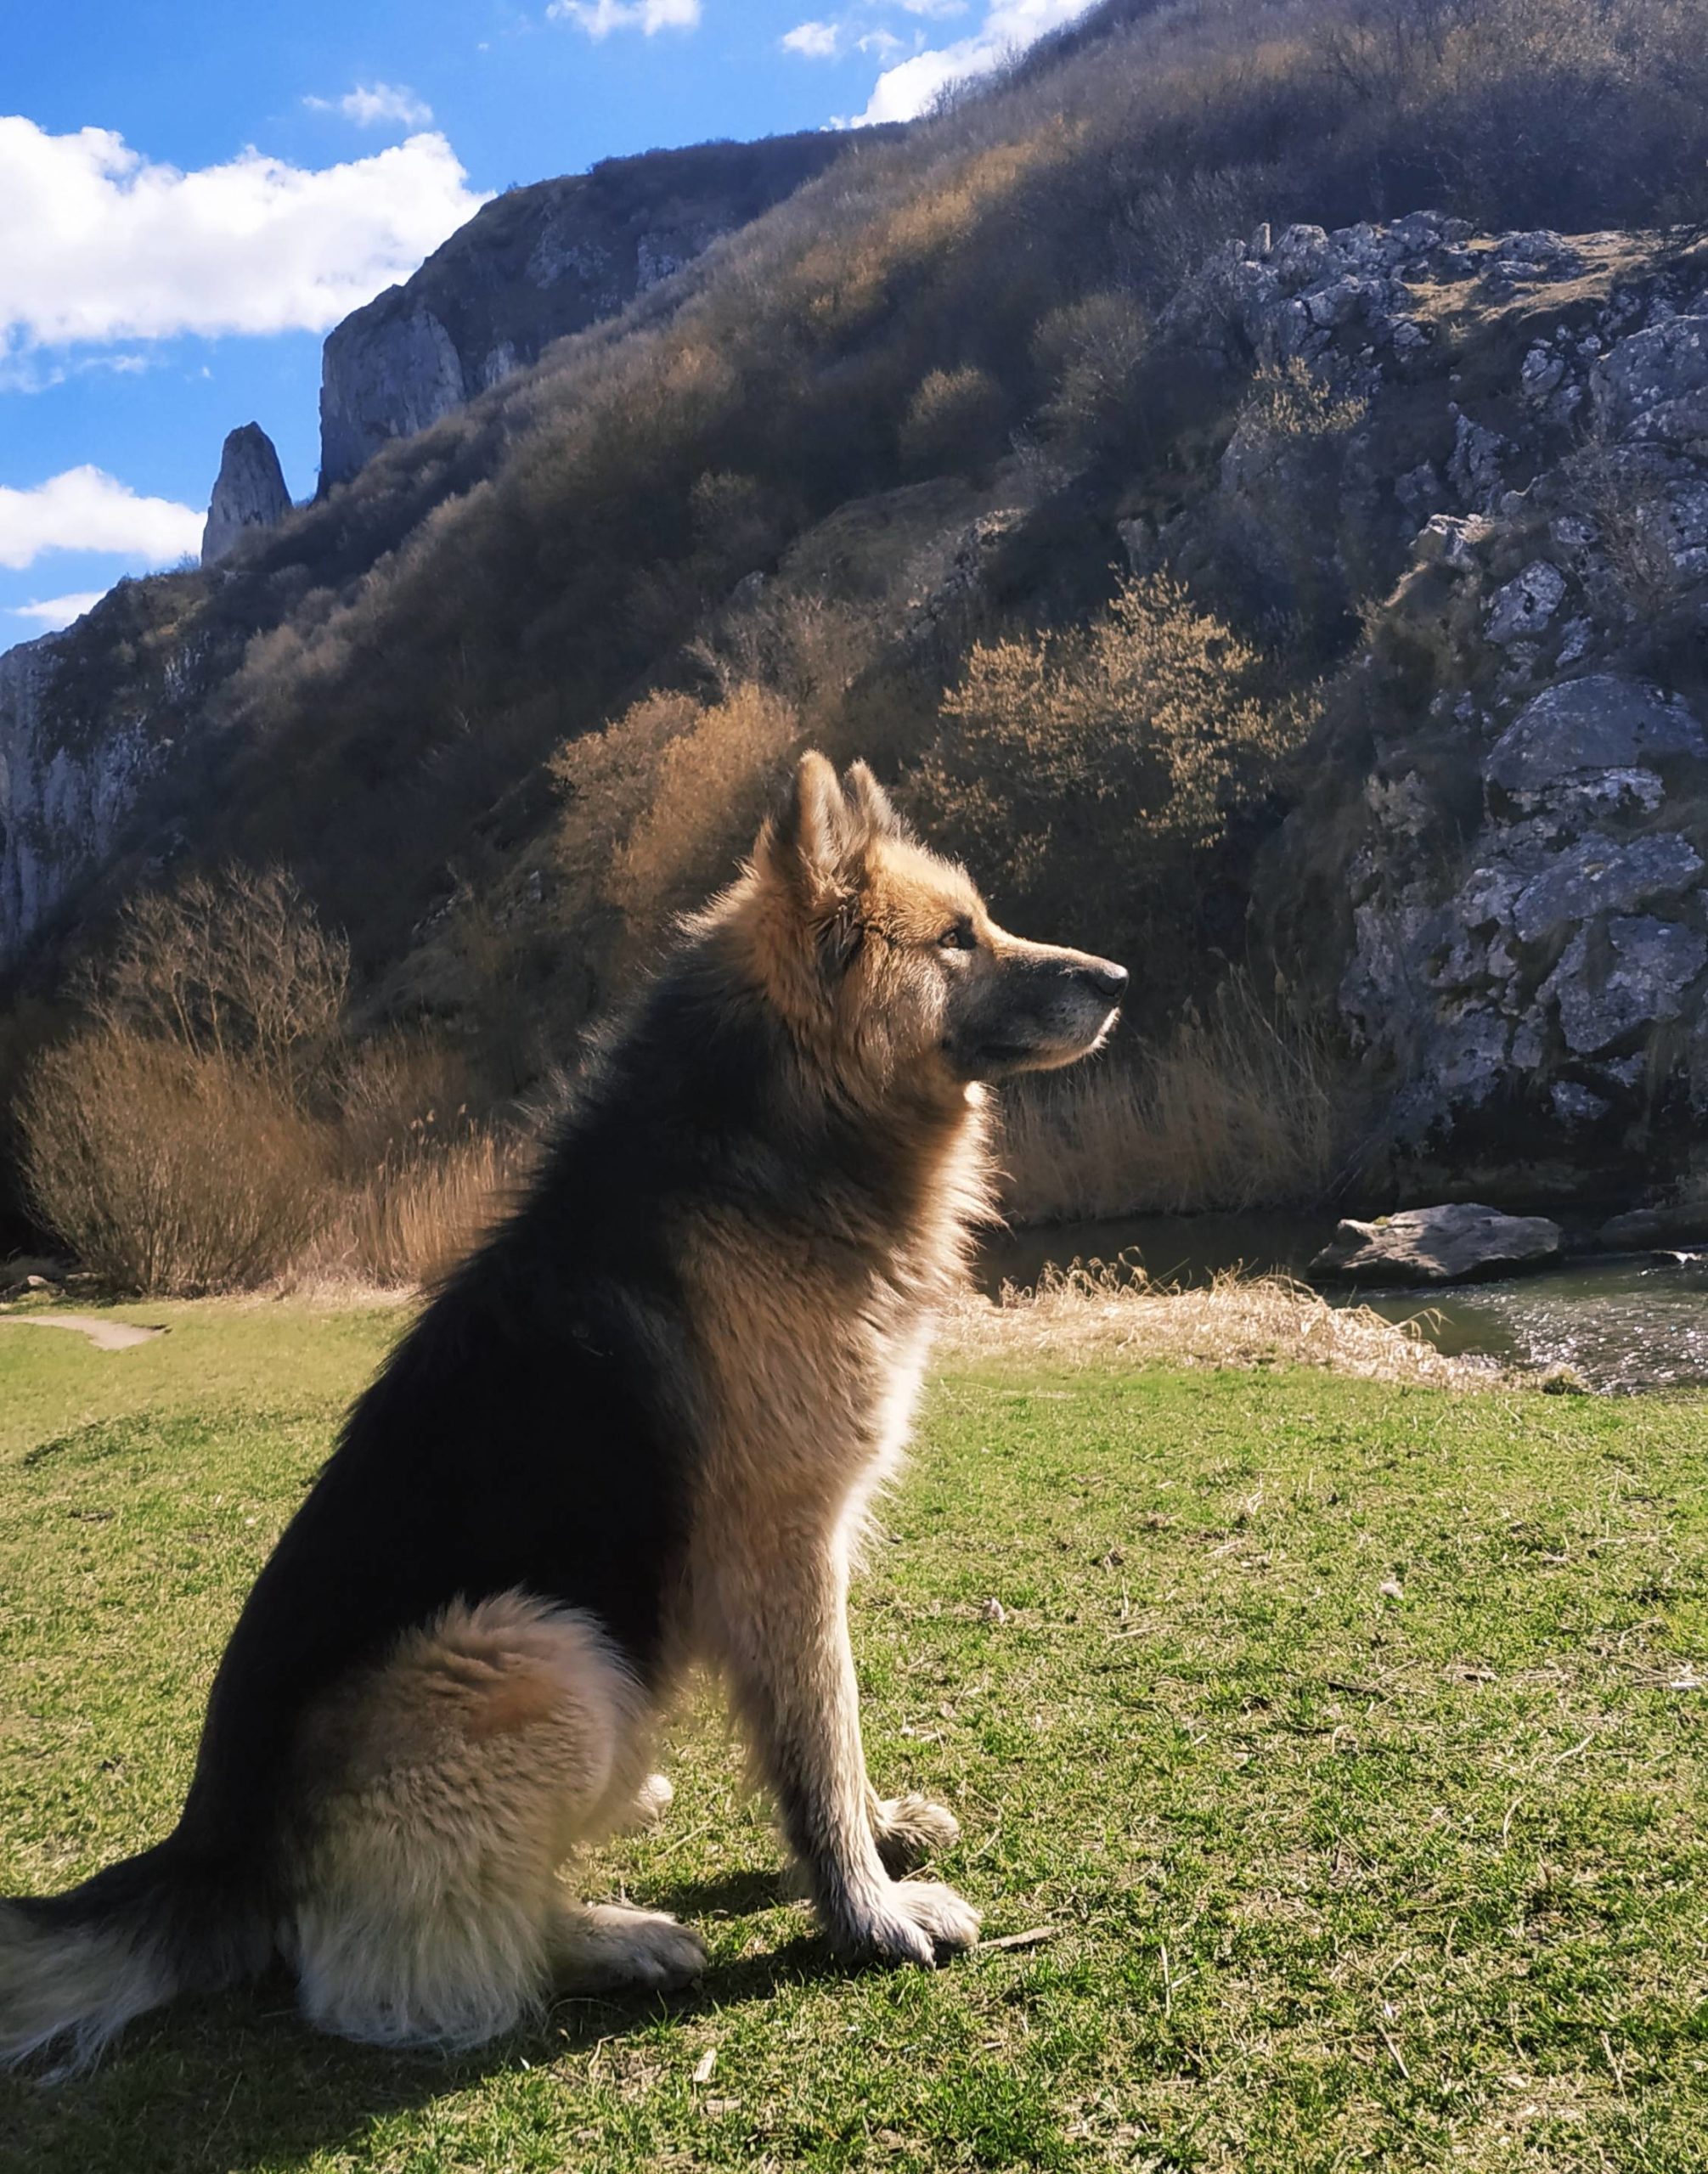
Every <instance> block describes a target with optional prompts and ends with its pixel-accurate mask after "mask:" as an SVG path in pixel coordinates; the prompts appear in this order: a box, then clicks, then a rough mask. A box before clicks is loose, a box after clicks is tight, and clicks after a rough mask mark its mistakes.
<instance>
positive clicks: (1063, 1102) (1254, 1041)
mask: <svg viewBox="0 0 1708 2174" xmlns="http://www.w3.org/2000/svg"><path fill="white" fill-rule="evenodd" d="M1355 1120H1356V1106H1355V1104H1354V1101H1353V1099H1352V1096H1351V1094H1350V1090H1349V1088H1348V1085H1347V1073H1346V1068H1345V1067H1344V1065H1343V1063H1342V1062H1341V1061H1340V1059H1339V1056H1338V1055H1337V1052H1336V1050H1335V1049H1334V1047H1333V1044H1332V1042H1331V1041H1330V1040H1329V1039H1328V1036H1327V1035H1326V1034H1324V1033H1322V1032H1321V1031H1320V1030H1318V1029H1316V1028H1314V1027H1312V1026H1311V1025H1310V1024H1308V1023H1305V1022H1300V1021H1298V1020H1295V1019H1288V1018H1287V1017H1282V1018H1280V1019H1277V1018H1275V1017H1271V1014H1270V1013H1269V1012H1268V1011H1266V1010H1265V1007H1264V1006H1263V1005H1261V1004H1260V1002H1259V1001H1258V1000H1257V997H1256V995H1255V993H1254V990H1253V989H1252V987H1251V984H1250V982H1249V980H1248V979H1247V978H1246V977H1245V976H1243V975H1233V976H1230V977H1229V978H1228V979H1227V980H1226V981H1225V982H1224V983H1223V984H1222V986H1221V988H1220V990H1219V991H1218V993H1217V995H1216V998H1215V1001H1214V1003H1213V1004H1212V1005H1211V1006H1210V1008H1209V1013H1208V1016H1204V1017H1201V1016H1199V1015H1198V1014H1196V1013H1193V1014H1189V1015H1188V1017H1187V1018H1186V1019H1185V1020H1184V1021H1183V1022H1181V1024H1180V1025H1179V1026H1178V1027H1177V1028H1175V1032H1174V1033H1173V1034H1172V1035H1171V1036H1170V1039H1168V1041H1167V1042H1165V1043H1164V1045H1162V1047H1161V1048H1160V1049H1159V1050H1158V1051H1157V1052H1156V1054H1155V1055H1154V1056H1151V1057H1150V1058H1149V1059H1148V1060H1147V1061H1146V1062H1143V1063H1142V1064H1141V1065H1139V1066H1138V1067H1135V1068H1133V1069H1130V1070H1119V1069H1116V1068H1115V1067H1104V1068H1091V1069H1088V1070H1084V1071H1079V1072H1070V1073H1063V1074H1062V1075H1061V1076H1060V1078H1058V1079H1043V1080H1040V1081H1039V1082H1036V1083H1035V1084H1027V1085H1025V1086H1023V1087H1021V1088H1019V1089H1017V1090H1014V1092H1013V1093H1012V1096H1011V1097H1010V1099H1009V1100H1008V1101H1007V1102H1006V1105H1005V1107H1004V1111H1003V1118H1002V1148H1001V1163H1002V1166H1003V1168H1004V1169H1005V1171H1006V1173H1007V1181H1006V1189H1005V1196H1004V1197H1005V1205H1006V1210H1007V1212H1008V1214H1010V1215H1011V1216H1012V1218H1013V1219H1015V1220H1016V1221H1017V1222H1021V1223H1048V1222H1063V1221H1068V1220H1073V1219H1080V1218H1085V1217H1095V1216H1103V1215H1125V1214H1146V1213H1156V1214H1191V1213H1193V1212H1197V1211H1201V1210H1206V1209H1211V1208H1280V1207H1287V1206H1291V1205H1294V1204H1297V1203H1301V1202H1311V1201H1317V1200H1321V1199H1322V1197H1324V1195H1325V1194H1327V1193H1328V1192H1329V1191H1331V1190H1332V1189H1333V1184H1334V1181H1335V1180H1336V1179H1337V1178H1338V1177H1339V1176H1340V1175H1341V1174H1343V1172H1344V1167H1345V1163H1346V1161H1347V1157H1348V1155H1349V1152H1350V1146H1351V1142H1352V1140H1353V1137H1354V1133H1355V1129H1356V1124H1355Z"/></svg>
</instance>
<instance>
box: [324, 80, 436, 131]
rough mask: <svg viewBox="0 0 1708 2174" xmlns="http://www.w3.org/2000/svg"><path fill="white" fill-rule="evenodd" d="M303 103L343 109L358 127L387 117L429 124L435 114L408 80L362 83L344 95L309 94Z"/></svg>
mask: <svg viewBox="0 0 1708 2174" xmlns="http://www.w3.org/2000/svg"><path fill="white" fill-rule="evenodd" d="M302 103H303V104H304V105H306V106H307V108H308V109H309V110H310V111H311V112H312V113H341V114H342V115H343V116H344V118H345V120H346V121H354V122H355V123H356V126H357V127H358V128H373V127H376V126H377V125H378V124H379V123H380V122H381V121H395V122H396V123H397V125H398V126H399V127H403V128H425V127H426V125H427V123H428V122H429V121H431V119H432V117H433V109H432V108H431V106H430V105H429V104H427V101H426V99H422V98H417V97H416V95H415V93H414V92H413V91H412V90H410V89H409V86H408V85H407V84H404V83H358V85H357V86H356V87H355V89H354V90H353V91H346V92H345V93H344V95H343V97H342V98H341V99H316V98H307V99H303V101H302Z"/></svg>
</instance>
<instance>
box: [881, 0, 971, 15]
mask: <svg viewBox="0 0 1708 2174" xmlns="http://www.w3.org/2000/svg"><path fill="white" fill-rule="evenodd" d="M897 4H898V6H899V7H900V8H902V9H903V10H904V11H905V13H906V14H910V15H964V14H966V13H967V0H897Z"/></svg>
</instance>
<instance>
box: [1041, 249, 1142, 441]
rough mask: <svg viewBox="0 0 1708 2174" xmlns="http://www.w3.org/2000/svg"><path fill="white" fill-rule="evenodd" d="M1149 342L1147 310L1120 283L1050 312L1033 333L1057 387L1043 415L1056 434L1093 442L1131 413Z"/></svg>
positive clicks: (1051, 381) (1048, 378) (1049, 377)
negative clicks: (1137, 374)
mask: <svg viewBox="0 0 1708 2174" xmlns="http://www.w3.org/2000/svg"><path fill="white" fill-rule="evenodd" d="M1145 342H1146V326H1145V318H1144V313H1143V312H1142V311H1141V309H1140V307H1139V306H1138V304H1137V302H1136V301H1134V299H1133V297H1132V296H1131V295H1130V294H1128V293H1126V292H1125V290H1123V289H1120V288H1108V289H1105V290H1102V292H1100V293H1097V294H1094V295H1086V296H1082V297H1081V298H1080V299H1079V301H1073V302H1068V303H1066V304H1065V305H1064V306H1063V307H1062V308H1060V309H1056V310H1052V311H1051V313H1050V314H1049V315H1048V316H1047V317H1046V318H1045V319H1044V321H1043V323H1042V324H1040V326H1039V327H1038V329H1037V331H1036V332H1035V333H1034V335H1033V337H1032V360H1033V363H1034V365H1035V366H1036V368H1037V369H1038V370H1039V372H1040V375H1042V376H1043V377H1044V379H1045V380H1046V382H1047V383H1048V384H1049V385H1050V386H1051V388H1052V389H1051V391H1050V393H1049V394H1048V396H1047V397H1046V400H1045V402H1044V405H1043V407H1042V408H1041V410H1040V415H1041V419H1042V420H1043V423H1044V425H1045V427H1046V430H1047V431H1049V433H1050V435H1051V437H1052V438H1053V439H1057V440H1059V441H1061V442H1063V443H1064V444H1067V445H1068V446H1080V445H1086V444H1090V443H1091V442H1094V441H1095V440H1096V437H1097V436H1098V435H1099V433H1100V432H1101V431H1102V430H1103V429H1104V428H1105V427H1106V426H1107V425H1109V424H1110V423H1112V422H1113V421H1115V420H1117V419H1119V418H1120V417H1122V416H1123V415H1124V414H1125V411H1126V408H1127V406H1128V404H1129V403H1130V400H1131V398H1132V389H1133V373H1134V371H1135V370H1136V369H1137V368H1138V365H1139V363H1140V360H1141V358H1142V356H1143V354H1144V352H1145Z"/></svg>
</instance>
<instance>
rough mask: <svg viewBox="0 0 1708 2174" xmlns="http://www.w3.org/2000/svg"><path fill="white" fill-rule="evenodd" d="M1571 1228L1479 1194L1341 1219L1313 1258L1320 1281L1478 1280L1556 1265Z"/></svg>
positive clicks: (1402, 1281)
mask: <svg viewBox="0 0 1708 2174" xmlns="http://www.w3.org/2000/svg"><path fill="white" fill-rule="evenodd" d="M1564 1242H1565V1240H1564V1232H1563V1231H1561V1229H1560V1227H1559V1224H1558V1223H1553V1222H1550V1221H1549V1219H1547V1216H1545V1215H1504V1214H1502V1213H1501V1211H1500V1209H1499V1208H1485V1207H1483V1206H1481V1205H1480V1203H1478V1202H1474V1201H1466V1202H1450V1203H1448V1204H1446V1205H1445V1206H1443V1207H1440V1208H1406V1209H1404V1210H1402V1211H1401V1213H1400V1214H1397V1215H1383V1216H1378V1218H1377V1219H1376V1220H1375V1221H1374V1222H1373V1223H1357V1222H1354V1221H1352V1220H1351V1219H1350V1218H1349V1219H1346V1220H1345V1221H1344V1222H1342V1224H1341V1225H1340V1226H1339V1229H1338V1230H1337V1231H1335V1233H1334V1236H1333V1240H1332V1241H1331V1242H1330V1243H1328V1245H1326V1246H1325V1247H1324V1248H1322V1252H1321V1253H1318V1254H1317V1256H1316V1259H1315V1260H1313V1261H1312V1262H1311V1276H1313V1277H1314V1278H1316V1280H1317V1281H1322V1282H1331V1281H1332V1282H1337V1283H1424V1284H1435V1283H1474V1282H1477V1281H1482V1280H1485V1279H1487V1278H1490V1277H1493V1276H1518V1275H1522V1274H1524V1273H1525V1271H1526V1270H1531V1269H1537V1268H1547V1267H1549V1266H1550V1265H1551V1264H1553V1263H1554V1262H1555V1261H1557V1260H1558V1259H1559V1257H1560V1253H1561V1250H1562V1248H1563V1247H1564Z"/></svg>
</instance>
